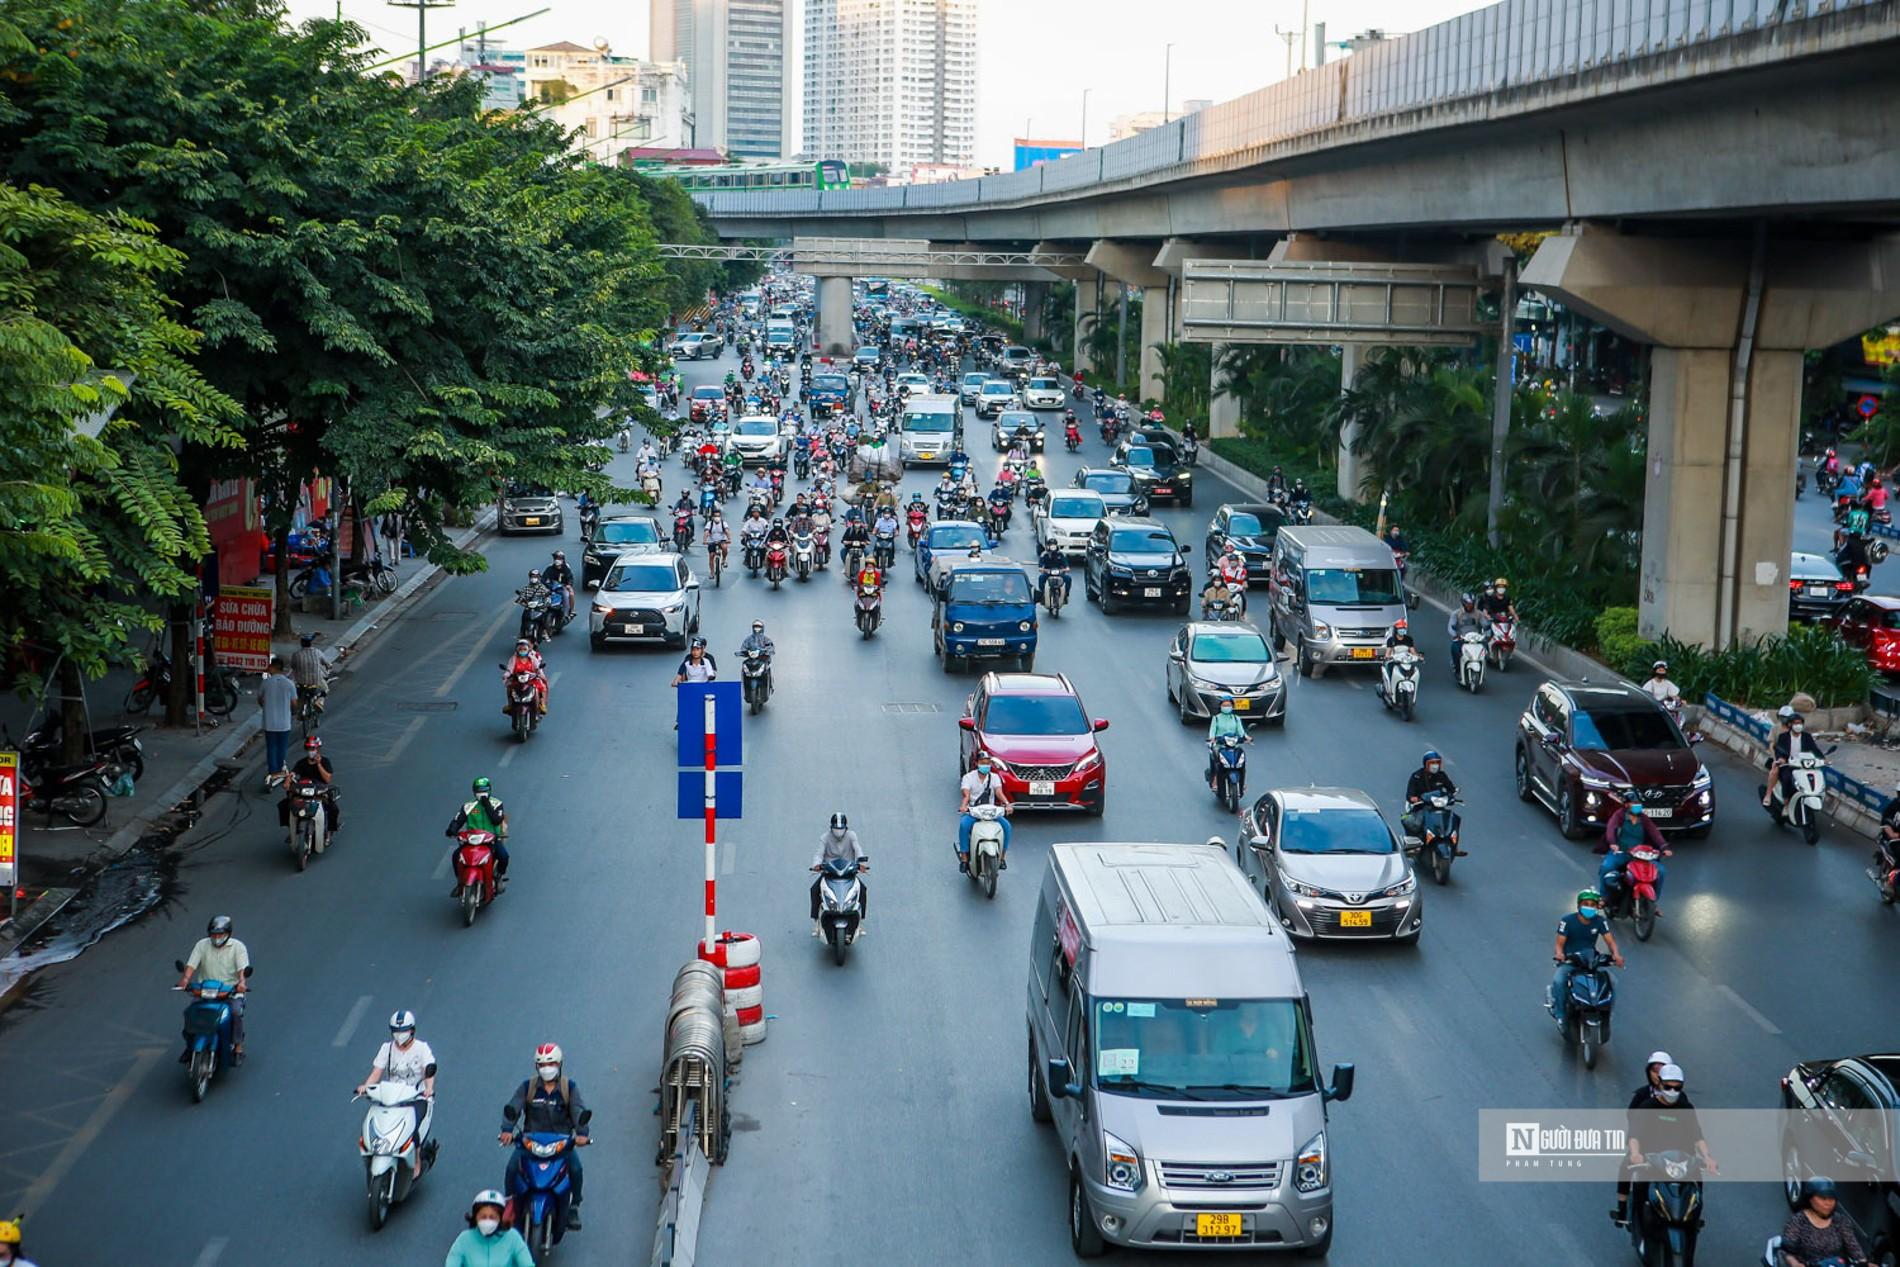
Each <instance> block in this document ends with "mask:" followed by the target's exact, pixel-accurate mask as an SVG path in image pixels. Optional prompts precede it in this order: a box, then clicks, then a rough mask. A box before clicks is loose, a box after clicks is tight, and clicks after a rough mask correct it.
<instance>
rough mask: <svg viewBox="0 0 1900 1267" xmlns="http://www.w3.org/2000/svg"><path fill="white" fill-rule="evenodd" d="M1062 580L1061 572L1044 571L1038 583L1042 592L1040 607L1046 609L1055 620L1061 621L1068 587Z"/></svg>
mask: <svg viewBox="0 0 1900 1267" xmlns="http://www.w3.org/2000/svg"><path fill="white" fill-rule="evenodd" d="M1064 579H1065V577H1064V574H1063V573H1061V572H1046V571H1045V572H1044V573H1043V574H1042V576H1041V578H1040V579H1039V583H1038V587H1039V588H1040V589H1041V590H1042V605H1043V606H1044V607H1045V608H1047V609H1048V611H1049V615H1050V616H1052V617H1054V618H1055V619H1057V620H1060V619H1062V605H1063V603H1065V602H1066V601H1068V600H1067V597H1066V591H1067V590H1068V586H1066V585H1064V584H1063V580H1064Z"/></svg>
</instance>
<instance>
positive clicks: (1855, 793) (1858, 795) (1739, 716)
mask: <svg viewBox="0 0 1900 1267" xmlns="http://www.w3.org/2000/svg"><path fill="white" fill-rule="evenodd" d="M1702 707H1703V708H1704V709H1706V710H1707V711H1708V712H1710V713H1712V714H1714V716H1715V718H1716V720H1718V721H1720V722H1722V723H1723V724H1724V725H1726V726H1728V727H1729V728H1731V729H1733V730H1738V731H1740V732H1742V733H1743V734H1745V735H1747V736H1748V737H1749V738H1750V739H1753V740H1754V741H1755V742H1756V743H1758V744H1760V745H1761V746H1762V747H1764V748H1766V747H1767V746H1768V745H1769V743H1770V742H1771V741H1772V739H1773V737H1774V729H1775V728H1774V727H1773V726H1770V725H1769V724H1768V723H1767V722H1765V721H1763V720H1762V719H1761V718H1759V717H1756V716H1754V715H1753V714H1751V713H1748V712H1745V711H1743V710H1742V709H1740V708H1738V707H1736V706H1735V705H1734V704H1731V703H1729V702H1728V701H1727V700H1725V699H1723V698H1722V697H1721V696H1719V695H1715V694H1708V695H1704V696H1703V697H1702ZM1822 777H1823V778H1824V779H1825V780H1826V782H1827V785H1828V786H1829V787H1831V788H1833V789H1834V792H1835V794H1836V795H1837V796H1840V797H1841V798H1843V799H1845V800H1849V801H1852V802H1854V803H1855V804H1856V805H1859V806H1860V807H1862V808H1863V809H1867V810H1870V811H1872V812H1873V813H1875V814H1878V813H1880V811H1881V810H1883V809H1885V808H1886V807H1887V802H1888V800H1889V799H1891V796H1890V794H1889V793H1887V792H1883V791H1881V790H1880V789H1879V788H1875V787H1870V786H1868V785H1867V784H1865V783H1862V782H1861V781H1860V780H1859V779H1856V778H1851V777H1850V776H1848V775H1845V774H1842V773H1841V772H1840V771H1839V770H1836V769H1835V768H1834V767H1833V766H1829V767H1827V769H1826V770H1824V771H1823V772H1822Z"/></svg>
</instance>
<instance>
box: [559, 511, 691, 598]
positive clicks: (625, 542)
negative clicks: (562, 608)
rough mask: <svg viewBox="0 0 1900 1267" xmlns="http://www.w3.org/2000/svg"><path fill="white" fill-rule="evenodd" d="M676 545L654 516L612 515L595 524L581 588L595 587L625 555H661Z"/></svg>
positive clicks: (583, 563) (583, 564) (584, 557)
mask: <svg viewBox="0 0 1900 1267" xmlns="http://www.w3.org/2000/svg"><path fill="white" fill-rule="evenodd" d="M672 548H673V546H672V542H671V541H669V540H668V539H667V538H666V536H665V534H663V533H662V532H661V531H660V523H659V521H658V520H657V519H654V518H653V517H652V516H651V515H610V516H609V517H607V518H606V519H603V520H601V521H600V523H599V524H597V525H595V527H594V535H593V536H591V537H589V538H588V539H587V548H586V550H584V551H583V552H582V553H581V588H582V589H584V590H590V589H593V588H594V586H595V585H596V584H598V583H599V582H600V579H601V578H602V577H604V576H606V575H607V570H608V569H609V568H611V567H613V565H614V562H615V561H616V560H617V559H619V558H620V556H621V555H623V554H660V553H662V552H664V551H667V550H670V549H672Z"/></svg>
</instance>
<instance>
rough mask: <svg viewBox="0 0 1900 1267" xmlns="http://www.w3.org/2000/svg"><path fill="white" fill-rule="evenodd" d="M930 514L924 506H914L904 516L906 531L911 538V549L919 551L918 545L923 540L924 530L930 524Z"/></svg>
mask: <svg viewBox="0 0 1900 1267" xmlns="http://www.w3.org/2000/svg"><path fill="white" fill-rule="evenodd" d="M929 518H930V515H929V512H928V511H926V510H925V509H924V508H923V507H922V506H912V507H911V508H910V509H909V511H907V512H906V513H905V515H904V520H905V526H904V531H905V533H906V535H908V536H909V538H910V548H911V549H912V550H913V551H914V550H916V549H917V543H918V541H920V540H921V539H922V538H923V535H924V528H925V526H926V525H927V524H928V522H929Z"/></svg>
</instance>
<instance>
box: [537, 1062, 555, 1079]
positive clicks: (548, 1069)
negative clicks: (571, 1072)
mask: <svg viewBox="0 0 1900 1267" xmlns="http://www.w3.org/2000/svg"><path fill="white" fill-rule="evenodd" d="M535 1072H536V1073H538V1074H540V1075H541V1081H543V1082H553V1081H555V1080H557V1079H558V1078H560V1076H561V1067H560V1066H559V1065H536V1066H535Z"/></svg>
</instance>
